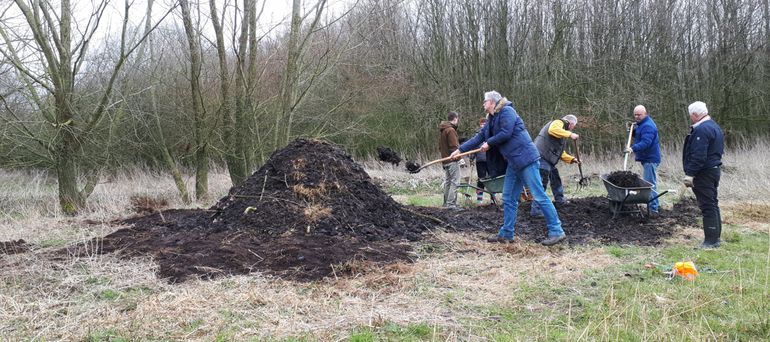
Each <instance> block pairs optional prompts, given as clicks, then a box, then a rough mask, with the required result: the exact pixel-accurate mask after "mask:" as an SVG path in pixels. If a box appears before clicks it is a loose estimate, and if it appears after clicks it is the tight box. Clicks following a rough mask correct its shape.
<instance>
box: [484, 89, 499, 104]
mask: <svg viewBox="0 0 770 342" xmlns="http://www.w3.org/2000/svg"><path fill="white" fill-rule="evenodd" d="M502 99H503V95H500V93H498V92H496V91H494V90H491V91H488V92H486V93H484V101H492V102H494V103H498V102H500V100H502Z"/></svg>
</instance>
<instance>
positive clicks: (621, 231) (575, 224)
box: [415, 197, 700, 246]
mask: <svg viewBox="0 0 770 342" xmlns="http://www.w3.org/2000/svg"><path fill="white" fill-rule="evenodd" d="M530 203H531V202H526V203H522V204H521V205H520V206H519V211H518V215H517V220H516V226H515V229H516V239H523V240H526V241H534V242H540V241H542V240H543V239H545V237H546V234H547V230H546V226H545V220H544V219H543V218H533V217H530V216H529V210H530V205H531V204H530ZM415 209H416V210H419V211H420V212H421V213H423V214H425V215H430V216H434V217H436V218H438V219H441V220H443V221H444V222H445V224H444V226H445V227H446V228H447V229H450V230H457V231H470V232H485V233H490V234H492V233H497V232H498V230H499V229H500V225H502V222H503V212H502V208H497V207H495V206H483V207H479V208H475V209H473V211H472V212H469V211H461V212H447V211H446V210H441V209H438V208H428V207H421V208H415ZM557 211H558V212H559V218H560V219H561V221H562V228H563V229H564V232H565V233H566V234H567V238H568V241H569V243H570V244H584V243H591V242H599V243H610V244H634V245H645V246H652V245H658V244H660V243H662V242H663V240H664V239H665V238H667V237H669V236H671V235H672V234H673V233H674V232H675V231H676V230H677V229H681V228H682V227H697V226H698V218H699V217H700V210H699V209H698V206H697V204H696V203H695V200H694V199H685V200H683V201H681V202H679V203H677V204H676V205H674V207H673V209H671V210H661V211H660V214H661V216H660V217H659V218H656V219H646V218H645V219H642V218H640V217H639V216H638V215H624V216H619V217H617V218H615V219H614V220H613V219H612V214H611V213H610V208H609V203H608V201H607V199H606V198H604V197H586V198H575V199H571V200H570V203H569V204H566V205H564V206H561V207H558V208H557Z"/></svg>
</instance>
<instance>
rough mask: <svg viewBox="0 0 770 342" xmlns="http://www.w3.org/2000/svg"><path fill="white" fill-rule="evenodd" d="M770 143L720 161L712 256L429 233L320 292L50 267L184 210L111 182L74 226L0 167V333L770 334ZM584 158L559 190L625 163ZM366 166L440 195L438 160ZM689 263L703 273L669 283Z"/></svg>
mask: <svg viewBox="0 0 770 342" xmlns="http://www.w3.org/2000/svg"><path fill="white" fill-rule="evenodd" d="M768 149H770V146H768V144H757V145H753V146H746V147H739V148H735V149H734V150H732V151H730V152H729V153H727V154H726V156H725V169H724V171H725V172H724V173H723V178H722V183H721V186H720V200H721V206H722V210H723V220H724V232H723V240H724V241H725V244H724V245H723V248H721V249H719V250H713V251H711V250H710V251H704V250H696V249H694V248H693V247H694V246H696V245H697V244H698V243H699V242H700V240H701V239H702V232H701V231H699V230H697V229H689V230H683V231H681V232H680V233H678V234H676V235H675V236H673V237H672V238H671V239H670V240H669V241H667V243H666V244H665V245H663V246H660V247H638V246H627V245H600V244H594V245H587V246H562V247H557V248H545V247H542V246H540V245H537V244H534V243H529V242H527V241H519V242H517V243H515V244H511V245H490V244H487V243H484V242H482V240H481V236H482V234H481V233H479V234H477V235H461V234H452V233H445V232H435V238H434V239H432V240H431V241H430V242H422V243H417V244H416V245H415V249H416V251H417V253H416V255H415V260H416V261H415V262H414V263H412V264H395V265H391V266H388V267H384V268H378V269H362V272H361V274H360V275H359V276H356V277H353V278H339V279H327V280H324V281H320V282H313V283H298V282H290V281H284V280H280V279H275V278H271V277H267V276H264V275H260V274H253V275H249V276H235V277H228V278H222V279H218V280H214V281H203V280H199V281H189V282H185V283H182V284H168V283H166V282H164V281H162V280H160V279H157V278H156V277H155V275H154V272H155V270H156V266H155V264H154V263H153V262H152V260H149V259H131V260H120V259H117V258H115V257H114V256H112V255H96V254H94V255H92V256H88V257H78V258H75V257H70V258H66V257H65V258H61V257H52V256H51V255H50V251H52V250H55V249H57V248H59V247H63V246H67V245H70V244H78V243H80V244H84V243H86V241H89V240H90V239H92V238H94V237H100V236H104V235H106V234H109V233H110V232H112V231H114V230H116V229H118V228H119V227H116V226H114V225H111V224H109V222H110V221H112V220H114V219H117V218H120V217H126V216H128V215H131V205H130V198H131V197H132V196H148V197H152V198H163V199H167V200H168V201H169V202H170V206H171V207H183V205H182V204H181V202H180V201H179V200H178V199H177V198H176V196H175V190H174V187H173V182H172V181H171V180H170V177H168V176H166V175H159V174H151V173H148V172H145V171H142V170H135V171H131V172H128V171H127V172H124V173H122V174H120V175H115V176H111V177H109V178H107V179H105V181H104V183H102V184H100V185H99V186H98V187H97V188H96V191H95V193H94V195H93V196H92V197H91V198H90V206H89V209H88V211H87V212H85V213H83V214H82V215H80V216H78V217H74V218H70V217H66V216H63V215H61V214H60V213H59V211H58V209H57V205H56V204H57V201H56V193H55V190H56V186H55V182H54V181H53V180H52V179H51V178H50V177H48V176H47V175H46V174H44V173H34V172H33V173H22V172H17V171H0V206H1V207H2V211H1V213H0V241H8V240H16V239H24V240H26V241H27V242H29V243H32V244H34V245H35V248H36V249H35V250H34V251H33V252H30V253H23V254H16V255H4V254H0V340H46V341H48V340H84V341H134V340H173V341H176V340H202V341H211V340H215V341H229V340H238V341H240V340H254V341H264V340H267V341H319V340H321V341H335V340H350V341H383V340H388V341H389V340H397V341H401V340H404V341H443V340H450V341H467V340H495V341H514V340H515V341H518V340H564V341H576V340H612V341H617V340H640V341H641V340H688V341H690V340H691V341H701V340H742V341H750V340H758V341H759V340H768V339H770V292H769V289H770V286H769V285H770V214H768V213H769V212H770V202H768V200H767V198H769V197H768V195H770V194H769V193H768V192H769V191H768V189H770V172H769V171H768V170H767V169H766V166H765V164H766V163H765V162H764V161H763V160H761V158H758V156H763V155H764V154H765V153H766V152H765V151H767V150H768ZM667 151H670V152H668V153H666V156H665V159H664V160H665V161H664V163H663V164H662V165H661V168H660V178H661V182H660V186H659V188H660V189H674V190H678V191H679V192H680V193H678V194H673V195H666V196H664V197H663V198H662V200H663V203H664V205H666V206H668V205H671V204H672V203H673V202H674V201H676V200H678V198H679V197H680V196H682V195H687V194H684V193H685V192H688V191H689V190H687V189H684V188H682V187H681V186H680V183H679V180H680V179H681V177H682V171H681V162H680V157H679V155H678V154H677V153H678V152H677V151H678V150H677V149H674V148H672V149H667ZM584 159H585V161H584V162H585V163H584V172H586V173H587V174H592V175H594V179H593V180H594V181H593V182H592V185H591V186H590V187H589V188H587V189H583V190H580V191H578V190H577V189H576V187H575V186H574V184H575V182H574V179H575V178H576V175H577V168H576V167H571V166H561V171H562V177H563V178H564V181H565V184H568V186H567V195H568V197H583V196H601V195H604V189H603V187H602V185H601V184H600V181H598V179H597V178H596V176H597V175H599V174H602V173H606V172H609V171H613V170H617V169H620V168H621V167H622V159H621V158H619V157H617V156H612V157H608V158H606V159H601V158H592V157H591V156H587V157H586V158H584ZM366 166H367V170H368V172H369V173H370V175H371V176H372V178H373V179H374V180H375V182H377V183H378V184H380V186H381V187H382V188H383V189H385V190H386V191H387V192H389V193H390V194H392V195H393V197H394V198H396V199H397V200H398V201H400V202H402V203H408V204H414V205H438V204H440V202H441V198H440V195H439V193H440V189H439V184H440V180H441V173H440V167H436V168H429V169H426V170H423V171H422V172H420V173H419V174H417V175H410V174H408V173H406V172H404V171H403V170H402V169H400V168H393V167H391V166H389V165H381V164H380V163H377V162H367V163H366ZM633 167H634V171H636V172H639V166H638V164H634V165H633ZM469 171H470V170H468V169H464V170H463V172H464V173H466V174H467V173H469ZM210 186H211V192H212V194H213V195H212V196H211V199H210V200H209V201H206V202H201V203H197V204H193V205H191V207H196V206H199V207H208V206H210V205H211V204H212V203H213V202H215V201H216V200H217V199H218V198H219V196H223V195H224V194H226V192H227V190H228V187H229V179H228V177H227V176H226V174H225V173H224V172H222V171H219V172H215V173H213V174H212V176H211V180H210ZM682 260H692V261H694V262H695V264H696V265H697V266H698V267H699V269H700V270H701V274H700V275H699V277H698V279H697V280H696V281H694V282H689V281H686V280H683V279H679V278H674V279H669V278H668V277H667V276H666V275H665V274H664V272H665V271H667V270H668V268H669V267H670V266H671V265H672V264H673V263H674V262H676V261H682ZM361 267H362V268H363V267H366V266H364V265H362V266H361ZM364 271H365V272H364Z"/></svg>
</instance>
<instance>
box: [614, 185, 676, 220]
mask: <svg viewBox="0 0 770 342" xmlns="http://www.w3.org/2000/svg"><path fill="white" fill-rule="evenodd" d="M607 177H609V175H602V177H601V178H602V182H603V183H604V187H605V188H607V199H609V201H610V212H611V213H612V218H613V219H614V218H615V217H617V216H618V214H629V213H633V214H639V216H642V217H643V216H644V214H643V212H642V209H640V208H639V205H640V204H646V205H647V216H649V215H650V202H652V201H654V200H656V199H658V197H660V196H663V195H665V194H666V193H667V192H668V190H666V191H663V192H661V193H659V194H658V195H657V196H655V197H653V198H650V195H651V194H652V183H650V182H648V181H646V180H644V179H641V178H639V181H640V182H642V184H644V185H643V186H639V187H628V188H626V187H621V186H617V185H615V184H612V182H610V181H609V180H607Z"/></svg>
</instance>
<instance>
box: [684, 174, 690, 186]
mask: <svg viewBox="0 0 770 342" xmlns="http://www.w3.org/2000/svg"><path fill="white" fill-rule="evenodd" d="M684 186H686V187H688V188H692V176H684Z"/></svg>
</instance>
